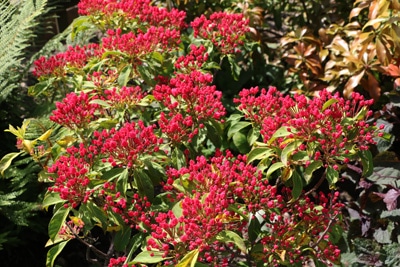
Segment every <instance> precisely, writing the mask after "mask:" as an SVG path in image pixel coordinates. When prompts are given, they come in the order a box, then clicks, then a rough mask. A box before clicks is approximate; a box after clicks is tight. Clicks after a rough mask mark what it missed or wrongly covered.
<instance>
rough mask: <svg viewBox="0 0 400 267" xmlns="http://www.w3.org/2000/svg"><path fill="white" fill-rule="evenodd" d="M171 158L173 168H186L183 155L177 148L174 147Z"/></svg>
mask: <svg viewBox="0 0 400 267" xmlns="http://www.w3.org/2000/svg"><path fill="white" fill-rule="evenodd" d="M171 158H172V163H173V164H174V167H175V168H177V169H180V168H182V167H184V166H186V157H185V154H183V152H182V151H181V150H180V149H179V148H177V147H175V148H174V149H173V150H172V153H171Z"/></svg>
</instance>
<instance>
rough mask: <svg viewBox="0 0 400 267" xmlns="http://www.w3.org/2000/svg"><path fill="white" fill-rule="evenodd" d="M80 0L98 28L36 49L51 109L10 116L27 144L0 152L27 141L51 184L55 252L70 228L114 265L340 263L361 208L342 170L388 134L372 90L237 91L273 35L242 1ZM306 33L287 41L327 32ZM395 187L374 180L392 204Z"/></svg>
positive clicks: (362, 173) (362, 168)
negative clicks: (347, 196)
mask: <svg viewBox="0 0 400 267" xmlns="http://www.w3.org/2000/svg"><path fill="white" fill-rule="evenodd" d="M179 4H180V3H178V5H179ZM185 4H186V3H185ZM78 7H79V12H80V13H81V14H82V15H85V16H84V17H83V18H81V19H80V20H78V21H77V23H76V25H75V26H74V27H75V28H74V29H73V32H74V34H77V33H78V32H80V31H83V30H84V29H85V27H81V26H82V25H83V23H86V24H87V25H92V27H96V28H97V31H98V32H97V36H98V41H97V42H95V43H87V44H84V45H79V46H78V45H77V46H71V47H68V48H67V49H66V51H64V52H59V53H57V54H55V55H52V56H49V57H42V58H40V59H38V60H37V61H36V62H35V63H34V71H33V73H34V74H35V75H36V76H37V78H38V83H37V84H35V85H34V86H32V87H31V88H30V90H29V92H30V93H31V94H32V95H33V96H34V97H35V98H36V99H37V101H38V102H39V103H41V104H42V105H50V107H51V108H52V111H51V114H44V118H41V119H30V120H26V121H25V122H24V124H23V125H22V126H21V128H20V127H17V128H14V127H13V126H10V127H9V130H8V131H9V132H11V133H12V134H14V135H15V136H16V138H17V147H18V148H19V149H20V152H15V153H11V154H8V155H6V156H5V157H4V158H3V159H2V160H1V162H0V163H1V165H0V167H1V168H0V171H1V172H2V173H7V172H8V171H9V170H10V166H12V161H13V160H14V159H16V158H17V157H18V156H20V155H23V154H28V155H30V156H31V157H32V159H33V160H34V161H35V162H36V163H37V166H39V167H40V168H41V172H40V173H39V178H40V179H41V181H43V182H45V183H46V184H48V185H49V187H48V189H47V192H46V195H45V197H44V200H43V207H44V208H46V209H48V208H50V207H51V209H52V212H53V216H52V219H51V221H50V223H49V226H48V232H49V237H50V240H49V242H48V244H47V245H48V246H50V248H49V250H48V254H47V262H46V265H47V266H54V265H55V264H57V256H59V255H60V253H62V251H63V250H64V248H66V246H68V243H69V242H70V241H72V240H78V242H80V243H82V244H83V245H84V246H85V247H86V249H87V251H86V255H85V256H86V259H87V261H89V262H91V263H93V264H97V265H102V266H109V267H112V266H114V267H116V266H181V267H182V266H197V267H201V266H302V265H303V264H305V263H306V262H307V261H313V263H314V264H315V265H316V266H332V265H334V264H339V263H340V254H341V250H340V249H341V247H340V242H343V238H342V232H343V229H345V227H346V224H347V223H348V221H347V220H346V219H345V218H343V215H342V213H343V210H344V204H343V203H342V201H341V200H340V193H339V191H336V189H337V188H338V186H340V183H341V182H343V181H344V180H352V179H353V176H352V175H347V176H346V175H342V174H343V173H345V174H346V172H349V170H358V171H359V172H358V175H359V177H363V178H365V177H370V175H371V174H372V173H373V166H372V161H373V156H372V153H371V152H370V147H371V146H374V145H376V144H377V142H378V141H377V138H378V137H386V136H385V134H384V133H383V132H381V131H380V130H383V129H384V128H385V126H384V125H381V126H378V125H377V123H376V122H375V118H374V113H373V112H372V111H370V108H371V106H372V105H373V100H370V99H366V98H365V97H364V96H363V95H362V94H359V93H356V92H352V91H353V89H354V87H351V88H350V87H349V88H347V89H346V90H345V95H346V96H347V97H348V98H343V97H342V96H341V95H339V94H338V93H331V92H330V91H329V90H321V91H320V92H318V93H315V94H314V95H313V96H306V95H304V94H292V95H285V94H283V93H281V92H280V91H279V90H278V89H277V88H276V87H273V86H271V87H269V88H268V89H265V88H261V87H258V86H253V87H249V88H248V89H242V90H240V92H238V93H237V94H235V95H234V96H232V91H231V88H224V86H221V83H220V82H218V79H221V77H224V75H223V74H224V73H225V72H226V71H229V75H227V76H225V79H226V78H227V77H231V78H233V80H236V81H237V82H240V80H241V79H242V78H243V75H245V74H244V73H248V70H253V69H256V65H255V63H256V61H255V59H254V58H252V56H253V54H252V53H253V52H254V51H258V50H260V49H261V47H260V45H259V44H258V43H257V42H254V39H252V38H254V36H253V35H254V31H253V29H252V27H250V26H251V25H252V24H251V23H254V21H250V20H249V19H246V17H245V16H244V15H243V14H237V13H229V12H215V13H212V14H210V15H208V16H205V15H201V16H199V17H196V18H193V19H192V20H188V19H187V18H186V13H185V12H184V11H179V10H177V9H167V8H163V7H158V6H155V5H152V4H151V1H146V0H143V1H135V0H123V1H111V0H107V1H89V0H82V1H81V2H80V3H79V5H78ZM356 15H357V14H356ZM356 15H354V17H357V16H356ZM83 21H84V22H83ZM379 22H380V23H381V21H379ZM371 25H372V24H371ZM306 33H307V31H305V30H301V31H300V34H302V36H301V38H300V39H301V41H300V42H299V43H297V41H298V40H297V39H296V40H295V41H293V40H292V39H288V38H289V37H287V38H286V39H283V40H282V42H283V46H284V47H286V45H288V44H292V45H293V46H292V48H293V49H294V50H295V51H300V50H301V51H303V50H304V49H306V48H307V49H308V48H309V47H311V46H312V45H316V44H317V43H318V42H317V41H315V40H316V39H315V38H314V39H313V38H312V37H307V36H308V35H307V34H306ZM304 36H305V37H304ZM303 37H304V38H303ZM300 39H299V40H300ZM303 41H304V42H305V43H302V42H303ZM308 41H310V42H309V43H307V42H308ZM302 49H303V50H302ZM288 51H289V50H288ZM314 51H317V49H316V48H312V49H311V52H310V53H307V58H306V60H303V59H301V60H300V61H301V62H297V63H296V61H295V64H297V65H296V70H297V71H299V72H301V73H300V74H299V76H300V77H302V78H304V81H306V80H307V79H309V76H307V75H311V74H312V75H317V74H318V75H319V72H320V71H322V65H321V64H320V63H318V64H320V65H318V66H316V65H315V64H314V63H315V62H317V61H318V58H317V57H316V56H315V55H314V54H313V52H314ZM365 51H366V50H365ZM365 51H364V52H365ZM333 55H334V53H333V52H332V57H333ZM335 55H336V56H338V55H337V54H335ZM285 58H292V59H293V57H292V56H290V55H289V54H285ZM296 60H297V59H296ZM307 60H308V61H307ZM332 60H333V59H332ZM310 62H311V63H310ZM292 63H293V62H292ZM303 63H304V64H305V65H304V66H303V65H302V64H303ZM313 64H314V65H313ZM330 64H333V65H335V66H334V67H340V66H339V65H340V64H339V63H330ZM336 65H337V66H336ZM392 70H393V68H392ZM302 71H303V72H302ZM309 71H310V72H309ZM310 73H311V74H310ZM306 74H307V75H306ZM364 74H366V73H364ZM366 75H367V74H366ZM360 79H361V78H360ZM357 83H358V81H357ZM330 84H334V83H333V82H332V81H330ZM310 88H311V87H310ZM310 88H309V89H310ZM313 89H315V88H314V87H313ZM310 90H311V89H310ZM374 90H375V89H370V91H369V92H370V95H371V96H372V97H375V96H378V94H374V92H377V91H374ZM53 102H56V103H55V104H53ZM227 103H229V104H228V105H227ZM32 127H33V128H35V129H39V131H40V134H38V135H31V134H29V131H30V128H32ZM359 177H358V178H356V179H357V182H358V181H359V180H360V179H359ZM324 183H326V185H327V187H328V189H327V190H322V189H321V186H322V185H323V184H324ZM364 185H365V187H363V188H365V190H366V191H368V190H370V187H368V186H367V184H364ZM397 188H398V187H395V186H393V188H390V189H389V190H388V191H387V192H383V191H382V190H381V191H377V192H374V193H373V194H374V195H375V196H376V197H377V198H381V200H383V201H384V202H385V203H386V204H387V205H388V206H387V208H388V210H394V209H395V204H393V203H394V201H393V198H397V196H398V195H399V193H398V189H397ZM371 189H372V188H371ZM368 192H370V191H368ZM396 204H397V203H396ZM361 212H362V211H361V208H360V213H361ZM388 216H389V215H388ZM356 220H357V218H355V219H354V221H356ZM391 227H393V228H395V227H397V226H396V225H394V224H393V225H392V226H391Z"/></svg>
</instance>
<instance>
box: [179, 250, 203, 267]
mask: <svg viewBox="0 0 400 267" xmlns="http://www.w3.org/2000/svg"><path fill="white" fill-rule="evenodd" d="M198 257H199V249H194V250H192V251H189V252H188V253H187V254H186V255H185V256H184V257H183V258H182V260H180V261H179V263H178V264H176V265H175V267H194V266H195V264H196V262H197V258H198Z"/></svg>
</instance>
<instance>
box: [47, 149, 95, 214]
mask: <svg viewBox="0 0 400 267" xmlns="http://www.w3.org/2000/svg"><path fill="white" fill-rule="evenodd" d="M88 154H90V152H89V150H87V149H86V148H85V147H84V146H83V144H81V146H80V147H79V148H76V147H69V148H68V149H67V155H63V156H61V157H60V158H58V159H57V161H56V162H55V163H54V164H53V165H52V166H51V167H49V168H48V172H49V173H54V174H56V175H57V177H56V178H55V181H54V185H53V186H52V187H50V188H49V191H50V192H57V193H59V194H60V197H61V199H64V200H68V202H69V204H70V205H71V206H72V207H73V208H76V207H77V206H78V205H79V204H80V203H81V202H86V201H87V200H88V198H89V196H90V195H91V194H92V193H93V192H92V190H87V189H88V185H89V183H90V178H89V177H88V172H89V170H90V168H91V164H90V163H89V162H88V161H87V159H86V158H85V156H86V155H88ZM66 205H68V204H66Z"/></svg>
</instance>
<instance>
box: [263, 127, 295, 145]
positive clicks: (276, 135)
mask: <svg viewBox="0 0 400 267" xmlns="http://www.w3.org/2000/svg"><path fill="white" fill-rule="evenodd" d="M288 128H290V127H287V126H282V127H281V128H279V129H278V130H276V132H275V133H274V134H273V135H272V136H271V139H269V140H268V144H269V145H270V144H272V142H273V141H275V139H276V138H279V137H286V136H288V135H291V134H293V133H294V132H295V129H293V128H290V131H288Z"/></svg>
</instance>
